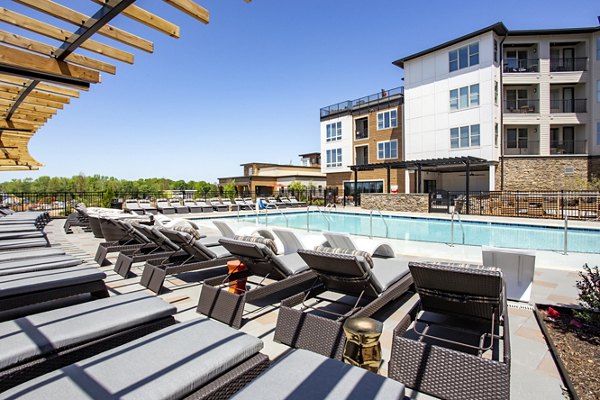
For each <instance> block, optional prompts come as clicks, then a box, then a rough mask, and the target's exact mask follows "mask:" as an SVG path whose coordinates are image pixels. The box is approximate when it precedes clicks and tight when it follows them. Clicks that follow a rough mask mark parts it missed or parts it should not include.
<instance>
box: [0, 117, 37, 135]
mask: <svg viewBox="0 0 600 400" xmlns="http://www.w3.org/2000/svg"><path fill="white" fill-rule="evenodd" d="M0 131H1V132H31V131H33V126H32V125H30V124H23V123H20V122H13V121H5V120H2V119H0Z"/></svg>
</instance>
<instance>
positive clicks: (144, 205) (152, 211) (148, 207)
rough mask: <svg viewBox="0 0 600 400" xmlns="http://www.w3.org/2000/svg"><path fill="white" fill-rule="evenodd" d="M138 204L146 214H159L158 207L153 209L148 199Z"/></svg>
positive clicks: (139, 201)
mask: <svg viewBox="0 0 600 400" xmlns="http://www.w3.org/2000/svg"><path fill="white" fill-rule="evenodd" d="M138 204H139V206H140V207H141V208H143V209H144V214H152V215H156V214H158V209H157V208H156V207H152V204H151V203H150V200H148V199H142V200H138Z"/></svg>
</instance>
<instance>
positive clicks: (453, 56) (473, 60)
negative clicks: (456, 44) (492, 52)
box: [448, 42, 479, 72]
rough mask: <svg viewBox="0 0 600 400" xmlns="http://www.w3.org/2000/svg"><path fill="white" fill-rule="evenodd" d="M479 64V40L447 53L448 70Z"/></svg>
mask: <svg viewBox="0 0 600 400" xmlns="http://www.w3.org/2000/svg"><path fill="white" fill-rule="evenodd" d="M477 64H479V42H475V43H471V44H469V45H467V46H463V47H461V48H459V49H456V50H452V51H450V52H449V53H448V66H449V68H450V72H452V71H456V70H457V69H463V68H467V67H471V66H473V65H477Z"/></svg>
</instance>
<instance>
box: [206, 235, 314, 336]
mask: <svg viewBox="0 0 600 400" xmlns="http://www.w3.org/2000/svg"><path fill="white" fill-rule="evenodd" d="M220 243H221V244H222V245H223V247H224V248H225V249H227V250H228V251H229V252H230V253H231V254H232V255H233V256H235V257H237V258H238V259H239V260H240V261H242V262H243V263H244V266H245V268H244V270H242V271H233V272H232V273H230V274H228V275H221V276H218V277H215V278H211V279H206V280H205V281H204V284H203V286H202V291H201V292H200V300H199V302H198V308H197V311H198V312H200V313H202V314H204V315H207V316H209V317H211V318H214V319H216V320H218V321H221V322H224V323H226V324H228V325H231V326H233V327H235V328H240V327H241V326H242V322H243V317H244V307H245V305H246V303H247V302H249V303H252V302H253V301H256V300H259V299H264V298H265V297H267V296H269V297H270V299H271V296H272V300H274V301H273V302H276V301H279V300H281V299H282V298H284V297H286V296H290V295H292V294H296V293H300V292H302V291H304V290H307V289H309V288H310V287H311V285H312V283H313V281H314V280H315V279H316V277H317V275H316V274H315V273H314V272H313V271H311V270H309V268H308V266H307V265H306V263H305V262H304V261H303V260H302V258H301V257H300V256H299V255H298V253H293V254H287V255H283V256H278V255H276V253H275V251H274V250H276V248H275V242H274V241H273V240H272V239H265V238H262V237H260V236H236V237H235V238H234V239H229V238H223V239H221V240H220ZM253 277H258V282H252V284H253V286H254V287H253V288H252V289H250V290H246V289H245V288H246V286H247V283H250V279H252V278H253ZM266 278H269V279H271V280H274V281H275V282H272V283H265V279H266ZM232 282H236V283H237V282H241V283H243V286H244V289H240V290H237V291H236V290H234V291H233V292H232V291H229V290H228V289H229V288H230V287H231V285H232Z"/></svg>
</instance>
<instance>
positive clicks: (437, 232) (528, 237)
mask: <svg viewBox="0 0 600 400" xmlns="http://www.w3.org/2000/svg"><path fill="white" fill-rule="evenodd" d="M286 216H287V223H288V224H289V225H288V226H289V227H290V228H297V229H303V230H306V224H307V215H306V213H287V214H286ZM326 216H327V218H329V220H330V224H329V226H330V228H329V227H328V224H327V221H326V219H325V217H324V216H323V214H321V213H318V212H311V213H309V217H308V218H309V225H310V230H311V231H326V230H331V231H333V232H346V233H350V234H353V235H364V236H368V235H369V233H370V229H371V228H370V218H369V215H364V214H355V213H343V212H332V213H327V214H326ZM384 218H385V221H386V223H387V226H388V234H387V238H389V239H400V240H414V241H422V242H436V243H450V242H451V236H452V233H451V223H450V221H448V220H442V219H435V218H411V217H400V216H389V215H387V216H385V217H384ZM240 221H248V222H255V221H256V216H246V217H240ZM265 222H268V225H269V226H282V227H285V226H286V219H285V217H283V216H282V215H273V214H269V216H268V221H266V220H265V216H264V215H261V216H260V217H259V223H261V224H265ZM462 225H463V228H464V237H465V240H464V244H466V245H474V246H480V245H487V246H496V247H510V248H520V249H535V250H554V251H562V250H563V248H564V229H563V228H561V227H550V226H534V225H517V224H506V223H496V222H473V221H469V222H465V221H463V223H462ZM373 236H374V237H381V238H385V237H386V228H385V224H384V222H383V220H382V219H381V217H379V216H375V215H374V216H373ZM454 243H455V244H463V243H462V230H461V227H460V224H459V223H458V222H457V221H455V223H454ZM568 251H570V252H580V253H600V230H594V229H580V228H569V230H568Z"/></svg>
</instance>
